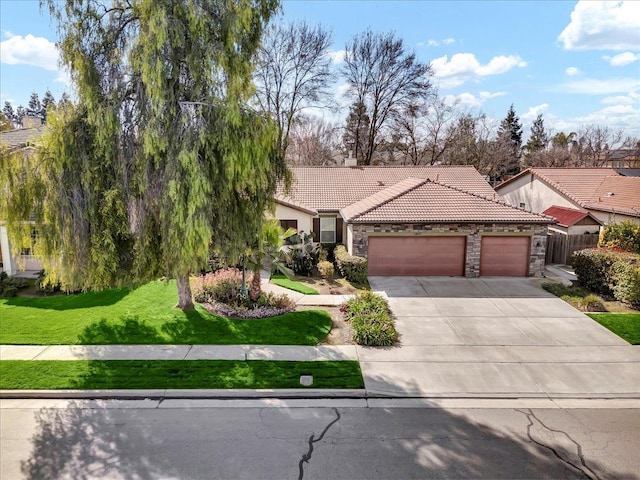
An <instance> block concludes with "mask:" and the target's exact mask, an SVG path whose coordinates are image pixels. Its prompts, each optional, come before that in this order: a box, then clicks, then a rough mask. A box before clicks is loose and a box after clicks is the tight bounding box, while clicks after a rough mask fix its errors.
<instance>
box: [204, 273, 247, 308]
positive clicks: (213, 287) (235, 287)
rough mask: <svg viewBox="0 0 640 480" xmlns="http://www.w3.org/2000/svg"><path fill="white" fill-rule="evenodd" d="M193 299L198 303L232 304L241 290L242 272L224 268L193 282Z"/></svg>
mask: <svg viewBox="0 0 640 480" xmlns="http://www.w3.org/2000/svg"><path fill="white" fill-rule="evenodd" d="M192 288H193V298H194V299H195V301H196V302H200V303H233V302H235V301H236V299H237V298H238V295H239V294H240V289H241V288H242V272H241V271H240V270H238V269H237V268H225V269H223V270H218V271H217V272H213V273H207V274H206V275H201V276H199V277H197V278H196V279H195V280H193V285H192Z"/></svg>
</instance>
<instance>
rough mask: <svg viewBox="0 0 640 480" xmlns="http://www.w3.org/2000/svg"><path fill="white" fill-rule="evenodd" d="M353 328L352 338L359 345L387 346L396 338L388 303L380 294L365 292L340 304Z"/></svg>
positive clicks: (396, 333)
mask: <svg viewBox="0 0 640 480" xmlns="http://www.w3.org/2000/svg"><path fill="white" fill-rule="evenodd" d="M340 311H341V312H342V313H343V314H344V316H345V318H346V319H347V321H348V322H349V323H350V324H351V327H352V328H353V340H354V341H355V342H356V343H359V344H360V345H368V346H389V345H393V344H394V343H395V342H396V341H397V340H398V332H397V331H396V328H395V323H394V321H393V318H392V316H391V310H390V309H389V304H388V303H387V301H386V300H385V299H384V298H383V297H381V296H380V295H376V294H374V293H371V292H365V293H362V294H360V295H356V296H355V297H353V298H352V299H351V300H348V301H346V302H344V303H343V304H342V305H341V306H340Z"/></svg>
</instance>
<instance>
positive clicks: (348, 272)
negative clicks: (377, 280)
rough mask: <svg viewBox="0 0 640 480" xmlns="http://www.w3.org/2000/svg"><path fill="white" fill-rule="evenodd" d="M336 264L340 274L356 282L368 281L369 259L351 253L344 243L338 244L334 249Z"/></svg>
mask: <svg viewBox="0 0 640 480" xmlns="http://www.w3.org/2000/svg"><path fill="white" fill-rule="evenodd" d="M333 253H334V256H335V259H336V265H337V266H338V270H339V271H340V274H341V275H342V276H343V277H344V278H346V279H347V280H349V281H350V282H354V283H367V268H368V264H367V259H366V258H363V257H355V256H353V255H349V253H348V252H347V249H346V248H345V247H344V245H338V246H337V247H336V249H335V250H334V252H333Z"/></svg>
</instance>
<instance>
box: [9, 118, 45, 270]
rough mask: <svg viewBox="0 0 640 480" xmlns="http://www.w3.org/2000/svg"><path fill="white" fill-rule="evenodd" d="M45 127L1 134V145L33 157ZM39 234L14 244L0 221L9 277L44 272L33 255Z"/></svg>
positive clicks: (34, 232)
mask: <svg viewBox="0 0 640 480" xmlns="http://www.w3.org/2000/svg"><path fill="white" fill-rule="evenodd" d="M43 130H44V127H42V126H40V127H34V128H21V129H17V130H9V131H6V132H1V133H0V144H2V145H3V146H5V147H8V148H9V150H10V151H18V152H23V153H24V154H25V155H31V154H32V153H33V150H34V147H33V142H35V141H36V140H37V139H38V138H40V136H41V135H42V132H43ZM36 236H37V232H36V231H35V230H34V231H33V232H32V235H31V239H30V242H29V243H28V244H26V245H23V244H22V243H23V242H12V241H11V239H10V238H9V236H8V234H7V229H6V227H5V225H4V222H3V220H2V219H0V270H1V271H4V272H6V273H7V274H9V275H16V274H18V273H26V274H33V273H35V272H37V271H39V270H42V264H41V263H40V261H39V260H38V259H37V258H36V257H35V256H34V255H33V243H34V242H35V240H36Z"/></svg>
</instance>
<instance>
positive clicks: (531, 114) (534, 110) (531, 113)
mask: <svg viewBox="0 0 640 480" xmlns="http://www.w3.org/2000/svg"><path fill="white" fill-rule="evenodd" d="M548 108H549V104H548V103H542V104H540V105H536V106H535V107H529V110H528V111H527V113H524V114H522V115H521V116H520V118H522V119H523V120H533V119H535V118H536V117H537V116H538V115H540V114H541V113H544V112H545V111H546V110H547V109H548Z"/></svg>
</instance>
